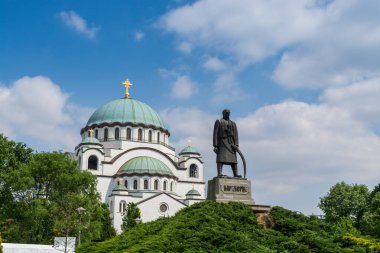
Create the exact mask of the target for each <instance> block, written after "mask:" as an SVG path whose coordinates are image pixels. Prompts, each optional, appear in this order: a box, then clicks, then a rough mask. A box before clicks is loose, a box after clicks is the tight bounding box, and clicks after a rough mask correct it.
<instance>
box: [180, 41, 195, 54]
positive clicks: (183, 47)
mask: <svg viewBox="0 0 380 253" xmlns="http://www.w3.org/2000/svg"><path fill="white" fill-rule="evenodd" d="M178 49H179V51H181V52H182V53H185V54H190V53H191V50H193V46H192V45H191V44H190V43H188V42H182V43H180V44H179V46H178Z"/></svg>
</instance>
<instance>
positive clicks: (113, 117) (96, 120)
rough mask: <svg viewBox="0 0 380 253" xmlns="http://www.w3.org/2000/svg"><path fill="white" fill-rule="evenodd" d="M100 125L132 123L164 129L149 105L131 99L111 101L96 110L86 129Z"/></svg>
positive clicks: (160, 120)
mask: <svg viewBox="0 0 380 253" xmlns="http://www.w3.org/2000/svg"><path fill="white" fill-rule="evenodd" d="M102 123H132V124H139V123H140V124H144V125H148V126H149V125H150V126H155V127H159V128H164V124H163V121H162V119H161V118H160V116H159V115H158V114H157V112H156V111H155V110H153V109H152V108H151V107H150V106H149V105H147V104H145V103H143V102H140V101H138V100H135V99H131V98H122V99H116V100H113V101H111V102H109V103H107V104H105V105H103V106H101V107H100V108H99V109H97V110H96V111H95V112H94V113H93V114H92V115H91V117H90V119H89V120H88V122H87V124H86V127H90V126H92V125H100V124H102Z"/></svg>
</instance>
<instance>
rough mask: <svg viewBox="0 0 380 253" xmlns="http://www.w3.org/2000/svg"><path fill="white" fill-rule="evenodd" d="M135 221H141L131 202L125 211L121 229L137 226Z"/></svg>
mask: <svg viewBox="0 0 380 253" xmlns="http://www.w3.org/2000/svg"><path fill="white" fill-rule="evenodd" d="M136 219H141V212H140V209H139V208H138V207H137V205H136V204H135V203H133V202H130V203H128V205H127V209H126V210H125V212H124V215H123V224H122V229H123V230H126V229H127V228H132V227H134V226H136V225H137V222H136Z"/></svg>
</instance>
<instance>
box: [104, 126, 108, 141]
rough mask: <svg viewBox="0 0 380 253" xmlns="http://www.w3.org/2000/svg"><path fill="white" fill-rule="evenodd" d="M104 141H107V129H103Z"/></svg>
mask: <svg viewBox="0 0 380 253" xmlns="http://www.w3.org/2000/svg"><path fill="white" fill-rule="evenodd" d="M104 141H108V128H106V129H104Z"/></svg>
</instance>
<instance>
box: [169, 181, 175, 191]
mask: <svg viewBox="0 0 380 253" xmlns="http://www.w3.org/2000/svg"><path fill="white" fill-rule="evenodd" d="M173 184H174V183H173V182H171V183H170V191H171V192H172V191H173Z"/></svg>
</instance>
